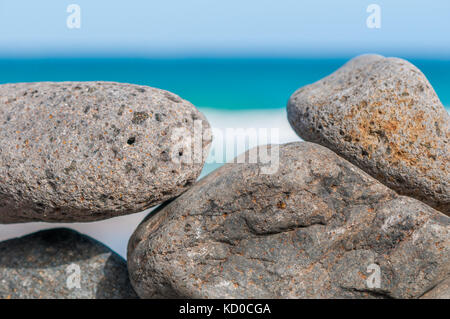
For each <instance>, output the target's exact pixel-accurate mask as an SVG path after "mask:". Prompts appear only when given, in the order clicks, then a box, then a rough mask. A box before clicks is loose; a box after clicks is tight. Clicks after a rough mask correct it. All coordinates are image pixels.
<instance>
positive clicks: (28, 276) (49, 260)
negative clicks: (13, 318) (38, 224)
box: [0, 228, 137, 299]
mask: <svg viewBox="0 0 450 319" xmlns="http://www.w3.org/2000/svg"><path fill="white" fill-rule="evenodd" d="M16 298H20V299H38V298H39V299H41V298H44V299H46V298H50V299H54V298H57V299H73V298H89V299H91V298H93V299H104V298H108V299H109V298H114V299H116V298H127V299H129V298H137V295H136V293H135V292H134V290H133V288H132V287H131V285H130V281H129V279H128V273H127V264H126V261H125V260H124V259H123V258H122V257H120V256H119V255H117V254H116V253H114V252H113V251H111V250H110V249H109V248H107V247H106V246H104V245H103V244H101V243H99V242H97V241H96V240H94V239H92V238H90V237H88V236H84V235H82V234H80V233H77V232H76V231H73V230H70V229H63V228H59V229H58V228H56V229H51V230H44V231H40V232H37V233H34V234H31V235H27V236H25V237H21V238H15V239H10V240H6V241H3V242H0V299H16Z"/></svg>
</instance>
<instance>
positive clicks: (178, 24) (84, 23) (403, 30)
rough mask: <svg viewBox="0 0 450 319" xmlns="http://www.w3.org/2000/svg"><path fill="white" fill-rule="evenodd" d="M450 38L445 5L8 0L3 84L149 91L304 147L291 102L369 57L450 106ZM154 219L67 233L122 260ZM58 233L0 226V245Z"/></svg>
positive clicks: (0, 26)
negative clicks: (107, 84) (412, 75)
mask: <svg viewBox="0 0 450 319" xmlns="http://www.w3.org/2000/svg"><path fill="white" fill-rule="evenodd" d="M449 34H450V1H448V0H432V1H426V2H425V1H418V0H416V1H414V0H408V1H400V0H396V1H392V0H391V1H374V0H371V1H364V0H342V1H333V0H315V1H312V0H311V1H299V0H277V1H274V0H270V1H269V0H258V1H256V0H246V1H242V0H241V1H238V0H227V1H224V0H164V1H162V0H160V1H155V0H145V1H144V0H127V1H114V2H113V1H106V0H95V1H92V0H90V1H88V0H70V1H63V0H41V1H24V0H0V84H3V83H11V82H33V81H94V80H95V81H98V80H101V81H117V82H126V83H135V84H144V85H149V86H153V87H157V88H161V89H165V90H168V91H171V92H174V93H176V94H178V95H180V96H181V97H183V98H184V99H187V100H189V101H190V102H192V103H193V104H194V105H196V106H197V107H198V108H199V109H200V110H201V111H202V112H203V113H204V114H205V115H206V117H207V118H208V120H209V121H210V123H211V125H212V126H213V127H215V128H222V129H225V128H249V127H251V128H256V129H258V128H267V129H271V128H277V129H278V130H279V142H280V143H285V142H289V141H296V140H300V139H299V138H298V137H297V136H296V135H295V133H294V132H293V131H292V130H291V128H290V126H289V124H288V122H287V119H286V112H285V106H286V102H287V100H288V98H289V96H290V95H291V94H292V93H293V92H294V91H295V90H296V89H298V88H299V87H301V86H304V85H306V84H309V83H312V82H315V81H317V80H319V79H321V78H322V77H324V76H326V75H328V74H329V73H331V72H333V71H334V70H336V69H337V68H339V67H340V66H341V65H342V64H344V63H345V62H346V61H347V60H348V59H351V58H352V57H354V56H356V55H359V54H363V53H378V54H382V55H385V56H397V57H401V58H404V59H407V60H409V61H410V62H412V63H413V64H415V65H416V66H417V67H419V69H421V70H422V72H423V73H424V74H425V75H426V76H427V78H428V79H429V81H430V82H431V84H432V85H433V87H434V88H435V90H436V92H437V94H438V96H439V97H440V99H441V101H442V103H443V104H444V106H446V108H447V110H449V107H450V41H449ZM251 146H252V145H249V147H251ZM0 147H1V145H0ZM217 166H218V165H215V164H207V165H206V166H205V169H204V172H203V173H202V175H205V174H207V173H208V172H209V171H211V170H212V169H214V168H216V167H217ZM147 213H148V211H146V212H142V213H139V214H134V215H130V216H124V217H118V218H114V219H110V220H106V221H102V222H96V223H89V224H65V225H64V226H67V227H71V228H74V229H77V230H79V231H81V232H82V233H85V234H88V235H90V236H92V237H94V238H96V239H98V240H100V241H101V242H103V243H105V244H106V245H108V246H109V247H111V248H112V249H113V250H115V251H116V252H118V253H119V254H121V255H122V256H125V255H126V245H127V241H128V238H129V237H130V235H131V233H132V232H133V231H134V229H135V228H136V226H137V224H138V223H139V222H140V221H141V220H142V219H143V218H144V217H145V216H146V214H147ZM61 225H63V224H58V225H55V224H46V223H30V224H16V225H0V240H4V239H7V238H12V237H16V236H21V235H24V234H27V233H30V232H32V231H35V230H37V229H44V228H52V227H56V226H61Z"/></svg>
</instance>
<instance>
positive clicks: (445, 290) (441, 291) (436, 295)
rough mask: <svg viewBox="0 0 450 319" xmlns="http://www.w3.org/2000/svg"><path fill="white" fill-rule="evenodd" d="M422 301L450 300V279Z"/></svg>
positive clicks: (430, 292) (426, 295) (424, 296)
mask: <svg viewBox="0 0 450 319" xmlns="http://www.w3.org/2000/svg"><path fill="white" fill-rule="evenodd" d="M422 299H450V277H449V278H447V279H446V280H445V281H443V282H442V283H440V284H438V285H437V286H436V287H434V288H433V289H432V290H430V291H429V292H427V293H426V294H425V295H423V296H422Z"/></svg>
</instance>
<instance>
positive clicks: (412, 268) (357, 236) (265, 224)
mask: <svg viewBox="0 0 450 319" xmlns="http://www.w3.org/2000/svg"><path fill="white" fill-rule="evenodd" d="M273 147H274V146H269V149H270V150H271V151H272V150H273ZM263 149H264V148H263ZM279 156H280V161H279V164H280V165H279V169H278V170H277V171H276V172H274V173H273V174H263V173H262V170H261V167H262V164H250V163H248V164H226V165H225V166H223V167H221V168H219V169H218V170H216V171H214V172H213V173H211V174H210V175H208V176H207V177H205V178H203V179H202V180H200V181H199V182H198V183H197V184H196V185H194V186H193V187H192V188H191V189H190V190H188V191H187V192H185V193H184V194H182V195H181V196H180V197H178V198H176V199H174V200H173V201H171V202H168V203H166V204H165V205H162V206H161V207H159V208H158V209H157V210H156V211H155V212H153V213H151V214H150V215H149V216H148V217H147V218H146V219H145V220H144V221H143V222H142V223H141V224H140V225H139V227H138V228H137V230H136V231H135V232H134V234H133V235H132V237H131V239H130V241H129V243H128V269H129V273H130V279H131V282H132V284H133V287H134V288H135V291H136V292H137V293H138V295H139V296H140V297H142V298H163V297H176V298H418V297H420V296H421V295H423V294H424V293H425V292H427V291H429V290H430V289H431V288H433V287H434V286H435V285H436V284H438V283H439V282H441V281H442V280H444V279H445V278H447V277H448V276H449V273H450V260H449V256H450V251H449V250H450V243H449V238H450V237H449V226H450V220H449V217H447V216H446V215H444V214H442V213H440V212H438V211H436V210H434V209H432V208H431V207H429V206H428V205H426V204H424V203H422V202H420V201H417V200H415V199H413V198H410V197H404V196H399V195H397V194H396V193H395V192H394V191H392V190H391V189H389V188H387V187H386V186H384V185H383V184H381V183H380V182H378V181H377V180H375V179H373V178H372V177H370V176H369V175H367V174H366V173H364V172H363V171H362V170H360V169H359V168H357V167H356V166H353V165H352V164H350V163H349V162H347V161H346V160H344V159H343V158H341V157H339V156H337V155H336V154H335V153H333V152H332V151H330V150H329V149H327V148H325V147H323V146H320V145H317V144H312V143H307V142H302V143H291V144H285V145H281V146H280V148H279ZM374 272H376V273H374ZM373 276H379V277H378V278H379V280H378V279H377V277H373Z"/></svg>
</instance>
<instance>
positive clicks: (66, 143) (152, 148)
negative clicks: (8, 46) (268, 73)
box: [0, 82, 210, 223]
mask: <svg viewBox="0 0 450 319" xmlns="http://www.w3.org/2000/svg"><path fill="white" fill-rule="evenodd" d="M0 123H1V128H2V129H1V130H0V144H1V147H0V222H1V223H17V222H29V221H47V222H62V221H64V222H88V221H94V220H101V219H105V218H109V217H114V216H119V215H124V214H129V213H134V212H139V211H143V210H145V209H146V208H148V207H151V206H154V205H156V204H159V203H161V202H163V201H165V200H167V199H170V198H172V197H174V196H177V195H179V194H180V193H182V192H183V191H185V190H186V189H187V188H188V187H189V186H190V185H191V184H192V183H193V182H194V181H195V180H196V179H197V177H198V175H199V174H200V171H201V169H202V167H203V162H204V159H205V158H206V156H202V155H206V154H207V152H208V149H209V144H210V137H208V136H207V134H208V131H209V124H208V122H207V121H206V120H205V118H204V116H203V115H202V114H201V113H200V112H199V111H198V110H197V109H196V108H195V107H194V106H193V105H192V104H191V103H189V102H187V101H185V100H182V99H181V98H179V97H178V96H176V95H174V94H172V93H169V92H166V91H162V90H159V89H155V88H151V87H146V86H139V85H132V84H123V83H111V82H61V83H50V82H41V83H19V84H5V85H0ZM199 125H200V126H201V127H200V126H199ZM194 126H195V128H194ZM180 129H182V130H184V131H182V132H185V134H184V135H183V137H180V138H178V139H174V138H173V137H176V136H177V135H176V134H178V136H179V135H180V134H179V133H177V132H176V130H180ZM195 130H197V131H195ZM194 131H195V132H198V133H199V134H197V135H201V134H202V133H205V134H204V136H203V137H204V139H203V141H202V140H200V144H198V143H197V144H195V145H194V146H192V145H190V144H189V143H188V142H189V141H188V139H187V138H186V139H185V137H186V136H187V137H189V136H190V135H193V134H194ZM197 140H198V138H197V139H194V138H192V143H191V144H193V141H197ZM189 147H190V148H191V152H187V151H188V150H189ZM194 147H197V148H196V149H195V148H194ZM199 148H200V152H198V149H199ZM185 150H186V152H185V153H183V151H185ZM192 150H196V151H197V153H196V154H197V155H196V157H194V156H193V155H191V154H192V153H193V151H192ZM202 150H203V154H200V156H199V155H198V153H201V152H202ZM180 154H181V155H180ZM189 155H191V158H190V159H191V160H190V161H189V157H188V156H189ZM173 158H174V159H175V160H173Z"/></svg>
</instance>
